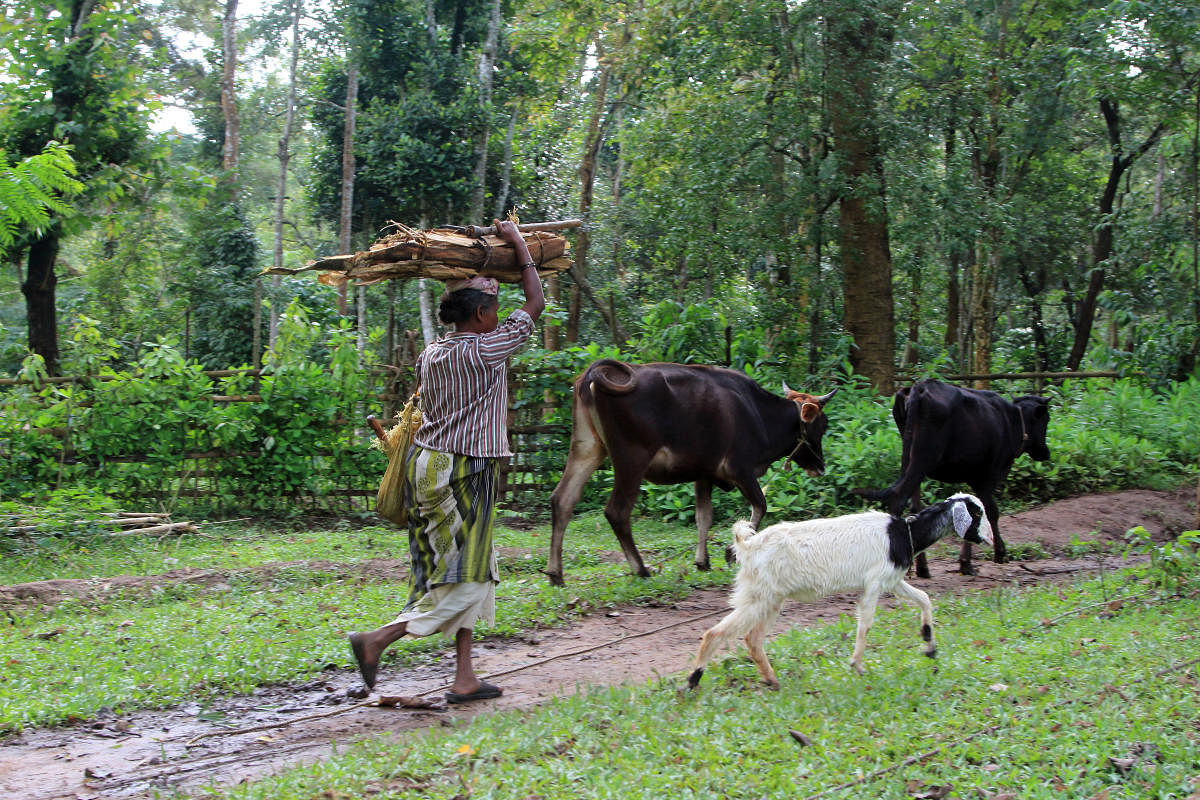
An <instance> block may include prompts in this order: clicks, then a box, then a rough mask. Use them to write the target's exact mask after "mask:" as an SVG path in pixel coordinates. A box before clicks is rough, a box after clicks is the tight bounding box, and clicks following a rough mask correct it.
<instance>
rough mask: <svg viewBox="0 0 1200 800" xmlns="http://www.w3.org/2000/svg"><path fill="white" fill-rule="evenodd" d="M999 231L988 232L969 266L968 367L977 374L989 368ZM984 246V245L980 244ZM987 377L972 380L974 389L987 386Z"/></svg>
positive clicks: (982, 373)
mask: <svg viewBox="0 0 1200 800" xmlns="http://www.w3.org/2000/svg"><path fill="white" fill-rule="evenodd" d="M999 239H1000V236H999V231H997V230H995V229H992V230H990V231H989V232H988V240H987V241H988V244H987V246H986V249H985V251H984V252H982V253H980V254H978V255H977V256H976V257H975V263H974V265H973V266H972V269H971V329H972V331H973V332H974V342H973V343H974V345H975V346H974V353H973V355H972V360H971V370H972V371H973V372H975V373H976V374H979V375H985V374H987V373H989V372H991V371H992V323H993V321H994V319H995V314H996V293H995V281H996V275H997V274H998V273H999V263H1000V241H999ZM981 247H983V245H981ZM988 386H989V381H987V380H986V379H983V378H980V379H977V380H976V381H975V388H976V389H987V388H988Z"/></svg>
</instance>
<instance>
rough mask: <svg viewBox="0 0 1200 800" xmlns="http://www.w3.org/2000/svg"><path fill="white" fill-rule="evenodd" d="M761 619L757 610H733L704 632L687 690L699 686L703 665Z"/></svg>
mask: <svg viewBox="0 0 1200 800" xmlns="http://www.w3.org/2000/svg"><path fill="white" fill-rule="evenodd" d="M761 618H762V614H761V612H760V611H759V610H758V609H755V608H751V607H743V608H735V609H734V610H733V611H731V612H729V613H728V614H726V615H725V618H724V619H722V620H721V621H720V622H718V623H717V624H716V625H713V626H712V627H711V628H709V629H708V630H707V631H705V632H704V638H703V639H701V640H700V649H699V650H698V651H697V652H696V658H695V661H694V664H693V669H692V674H691V675H689V676H688V688H689V689H695V688H696V687H697V686H698V685H699V684H700V678H701V677H703V676H704V665H705V664H707V663H708V662H709V661H711V660H712V657H713V655H715V654H716V652H717V650H719V649H720V648H721V646H722V645H724V644H726V643H727V642H729V641H731V640H732V639H737V638H740V637H742V636H745V635H746V633H747V632H748V631H749V630H750V629H751V628H753V627H754V626H755V624H756V623H758V621H759V620H760V619H761Z"/></svg>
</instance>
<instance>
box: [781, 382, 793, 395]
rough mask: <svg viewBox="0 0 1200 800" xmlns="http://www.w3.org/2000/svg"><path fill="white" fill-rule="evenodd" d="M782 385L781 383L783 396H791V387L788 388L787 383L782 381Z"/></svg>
mask: <svg viewBox="0 0 1200 800" xmlns="http://www.w3.org/2000/svg"><path fill="white" fill-rule="evenodd" d="M782 383H783V393H784V395H789V394H791V393H792V387H790V386H788V385H787V381H782Z"/></svg>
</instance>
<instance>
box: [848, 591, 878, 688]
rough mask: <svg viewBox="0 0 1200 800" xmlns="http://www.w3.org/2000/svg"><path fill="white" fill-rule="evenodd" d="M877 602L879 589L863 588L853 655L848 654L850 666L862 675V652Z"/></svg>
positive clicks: (864, 648) (859, 603)
mask: <svg viewBox="0 0 1200 800" xmlns="http://www.w3.org/2000/svg"><path fill="white" fill-rule="evenodd" d="M878 602H879V589H877V588H875V587H873V586H871V587H867V588H866V589H864V590H863V593H862V596H861V597H859V598H858V632H857V633H856V634H855V636H854V655H852V656H850V666H852V667H854V671H855V672H857V673H858V674H859V675H862V674H863V672H864V671H865V670H864V669H863V665H862V662H863V652H864V651H865V650H866V649H867V632H868V631H869V630H871V626H872V625H874V624H875V606H876V604H877V603H878Z"/></svg>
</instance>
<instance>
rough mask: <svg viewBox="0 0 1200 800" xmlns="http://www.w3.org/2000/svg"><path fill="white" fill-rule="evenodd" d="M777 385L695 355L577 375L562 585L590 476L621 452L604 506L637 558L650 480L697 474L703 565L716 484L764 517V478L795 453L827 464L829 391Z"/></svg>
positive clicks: (562, 513) (554, 547)
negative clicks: (641, 497) (633, 518)
mask: <svg viewBox="0 0 1200 800" xmlns="http://www.w3.org/2000/svg"><path fill="white" fill-rule="evenodd" d="M783 388H784V392H785V394H786V397H779V396H778V395H774V394H771V393H770V392H768V391H767V390H766V389H764V388H762V387H761V386H759V385H758V384H757V383H755V382H754V381H753V380H751V379H750V378H749V377H747V376H746V375H745V374H743V373H741V372H737V371H735V370H731V369H722V368H720V367H705V366H693V365H685V364H643V365H640V366H635V365H631V364H625V363H622V362H620V361H613V360H611V359H601V360H600V361H597V362H595V363H594V364H592V365H591V366H590V367H588V368H587V369H586V370H585V371H584V372H583V374H582V375H580V376H579V378H577V379H576V381H575V400H574V407H573V414H574V426H573V429H572V431H571V450H570V453H569V454H568V455H567V464H566V466H565V467H564V468H563V476H562V479H561V480H559V482H558V486H556V487H555V489H554V493H553V494H552V495H551V498H550V501H551V508H552V528H553V530H552V534H551V539H550V557H549V562H548V563H547V565H546V574H547V575H548V576H549V577H550V582H551V583H552V584H554V585H555V586H562V583H563V571H562V540H563V533H564V532H565V531H566V528H567V522H568V521H569V520H570V518H571V514H572V512H574V510H575V504H576V503H578V502H579V496H580V495H581V494H582V492H583V487H584V485H585V484H586V483H587V480H588V478H589V477H591V475H592V473H593V472H595V471H596V469H597V468H598V467H599V466H600V465H601V464H602V463H604V459H605V457H606V456H607V457H609V458H611V459H612V465H613V491H612V495H611V496H610V497H609V498H608V504H607V505H606V506H605V507H604V516H605V517H606V518H607V519H608V522H609V524H610V525H612V529H613V533H615V534H616V535H617V541H619V542H620V543H621V549H622V550H623V551H624V552H625V558H626V560H627V561H628V562H629V566H630V568H631V569H632V570H633V572H634V573H635V574H637V575H638V576H640V577H643V578H645V577H648V576H649V575H650V571H649V570H648V569H646V565H645V564H644V563H642V557H641V555H640V554H639V553H638V549H637V546H636V545H635V544H634V543H633V532H632V530H631V528H630V524H629V517H630V514H631V513H632V511H633V505H634V502H635V501H636V500H637V495H638V491H639V489H640V487H641V484H642V481H643V480H648V481H650V482H652V483H658V484H675V483H691V482H694V483H695V484H696V526H697V527H698V528H699V533H700V538H699V542H698V543H697V545H696V566H697V567H698V568H700V569H708V568H709V561H708V531H709V528H711V527H712V519H713V508H712V487H713V485H714V484H716V485H717V486H718V487H720V488H722V489H724V490H726V491H728V490H729V489H732V488H734V487H735V486H736V487H737V489H738V490H739V491H740V492H741V493H742V496H743V497H745V498H746V500H747V501H749V503H750V506H751V508H752V522H753V524H754V525H756V526H757V525H758V523H759V521H760V520H762V517H763V515H764V514H765V513H766V510H767V504H766V500H765V499H764V498H763V493H762V489H761V488H760V487H759V485H758V479H759V478H760V477H761V476H762V475H763V473H764V472H766V471H767V467H769V466H770V465H771V464H772V463H774V462H775V461H778V460H779V459H781V458H783V457H785V456H787V457H789V458H791V459H792V460H793V461H795V462H796V463H797V464H799V465H800V466H801V467H803V468H805V469H806V470H807V471H808V473H809V474H810V475H820V474H822V473H823V472H824V471H825V459H824V456H823V455H822V452H821V437H822V436H824V435H825V429H826V427H827V426H828V420H827V419H826V417H825V414H824V412H823V411H822V407H823V406H824V405H825V403H826V402H827V401H828V400H829V398H830V397H832V396H833V394H834V392H836V391H837V390H836V389H835V390H834V392H830V393H829V394H827V395H825V396H823V397H814V396H812V395H809V394H802V393H800V392H795V391H792V390H791V389H788V387H787V385H786V384H785V385H784V387H783Z"/></svg>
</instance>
